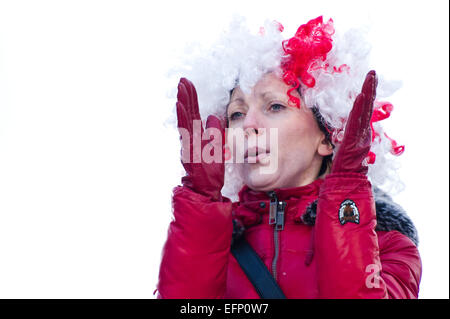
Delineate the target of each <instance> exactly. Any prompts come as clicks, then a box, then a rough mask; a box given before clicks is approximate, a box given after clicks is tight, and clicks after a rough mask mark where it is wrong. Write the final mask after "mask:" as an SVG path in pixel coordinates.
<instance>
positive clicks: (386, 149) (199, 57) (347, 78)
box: [170, 17, 403, 201]
mask: <svg viewBox="0 0 450 319" xmlns="http://www.w3.org/2000/svg"><path fill="white" fill-rule="evenodd" d="M319 18H320V21H321V19H322V17H319ZM317 19H318V18H317ZM317 19H316V20H317ZM311 21H312V20H311ZM323 25H324V26H326V27H327V28H328V29H330V28H331V29H332V30H331V31H330V37H331V39H332V47H331V50H329V52H328V53H327V54H326V57H325V58H324V59H318V60H317V61H318V62H319V64H320V65H319V64H318V63H316V64H315V66H316V67H315V68H314V67H309V68H308V70H307V71H308V74H309V75H310V76H311V77H313V78H314V80H315V81H314V84H313V85H312V86H311V84H309V85H305V83H303V82H302V81H299V82H300V87H299V89H300V91H301V93H302V97H303V99H304V102H305V105H306V106H307V107H310V108H312V107H316V108H317V109H318V110H319V112H320V114H321V115H322V117H323V118H324V120H325V121H326V122H327V123H328V124H329V125H330V126H331V127H333V129H334V134H333V143H334V144H335V146H336V148H335V153H336V150H337V149H339V142H340V141H341V138H342V136H343V130H344V128H345V123H346V119H347V117H348V114H349V112H350V110H351V108H352V106H353V102H354V99H355V97H356V96H357V94H359V92H360V90H361V87H362V83H363V81H364V79H365V76H366V74H367V72H368V71H369V70H370V69H369V53H370V50H371V46H370V45H369V44H368V43H367V40H366V39H365V38H366V37H365V32H364V30H359V29H351V30H349V31H347V32H346V33H344V34H342V35H341V34H339V33H338V32H336V33H335V32H334V29H333V28H332V20H331V19H330V20H329V21H328V22H327V24H323ZM282 29H283V28H282V26H281V25H280V24H279V23H278V22H275V21H266V22H265V24H264V27H263V28H261V29H260V30H258V31H257V32H251V30H249V28H248V27H247V25H246V20H245V18H243V17H235V18H234V19H233V21H232V22H231V24H230V27H229V29H228V30H227V31H226V32H224V33H223V34H222V36H221V37H220V38H219V39H218V41H217V42H216V43H215V44H214V45H212V47H208V48H202V47H200V46H198V47H195V48H192V47H191V49H190V53H189V54H185V55H184V58H183V61H182V63H181V66H179V67H176V68H174V69H173V70H171V72H170V75H171V76H176V77H186V78H188V79H189V80H190V81H192V82H193V84H194V85H195V87H196V89H197V93H198V100H199V107H200V114H201V116H202V119H204V120H205V119H206V118H207V117H208V116H209V115H211V114H212V115H216V116H224V114H225V110H226V106H227V105H228V103H229V100H230V92H231V91H232V90H233V88H235V87H236V86H240V88H241V89H242V90H243V91H244V92H245V93H248V92H249V91H250V90H251V88H252V87H253V86H254V85H255V84H256V82H258V80H259V79H260V78H261V77H262V76H263V75H264V74H266V73H267V72H277V74H280V76H282V74H283V69H282V66H283V61H284V60H285V59H286V56H287V53H286V50H285V48H284V47H283V42H284V41H287V40H285V39H284V38H283V36H282ZM317 61H316V62H317ZM318 65H319V67H317V66H318ZM378 78H379V79H378V88H377V101H376V103H375V108H377V105H382V104H383V103H380V102H378V101H381V100H383V99H385V98H386V97H389V96H390V95H392V93H394V92H395V91H396V90H397V89H398V88H399V87H400V84H399V82H398V81H395V82H387V81H384V80H383V78H382V77H381V76H380V75H378ZM173 82H174V83H176V80H175V79H174V81H173ZM174 92H175V90H172V94H174ZM377 103H378V104H377ZM389 113H390V111H389ZM175 114H176V112H175V108H174V111H173V115H172V119H171V122H172V123H176V121H175ZM387 116H389V115H387ZM372 125H373V129H374V131H375V132H376V133H377V134H376V136H377V138H376V139H374V141H373V143H372V146H371V153H373V154H374V157H375V156H376V160H375V161H374V162H373V163H371V164H369V173H368V176H369V179H370V181H371V183H372V184H373V185H376V186H378V187H381V188H383V189H385V190H388V191H391V192H392V191H396V192H397V191H401V190H402V189H403V184H402V183H401V181H400V180H399V177H398V175H397V172H396V171H397V169H398V164H397V163H396V161H395V160H394V159H395V157H394V155H393V154H394V152H393V145H396V144H395V141H393V140H392V139H390V138H389V137H388V136H387V135H386V134H385V133H384V131H383V128H382V126H381V123H380V122H374V123H372ZM397 155H398V154H397ZM242 186H243V181H242V178H241V177H240V176H239V175H238V174H237V172H236V170H235V165H233V164H232V163H227V164H226V170H225V185H224V188H223V189H222V194H223V195H224V196H227V197H229V198H230V199H232V200H233V201H235V200H237V193H238V191H239V190H240V189H241V188H242Z"/></svg>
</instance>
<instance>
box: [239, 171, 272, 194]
mask: <svg viewBox="0 0 450 319" xmlns="http://www.w3.org/2000/svg"><path fill="white" fill-rule="evenodd" d="M277 181H278V178H277V177H276V176H275V174H261V173H258V172H255V171H251V172H249V174H248V175H245V176H244V183H245V184H246V185H247V186H248V187H250V188H251V189H253V190H255V191H270V190H272V189H274V188H276V187H277V186H276V183H277Z"/></svg>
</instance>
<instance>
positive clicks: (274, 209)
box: [268, 191, 286, 281]
mask: <svg viewBox="0 0 450 319" xmlns="http://www.w3.org/2000/svg"><path fill="white" fill-rule="evenodd" d="M268 194H269V196H270V209H269V225H274V228H273V243H274V250H275V251H274V255H273V259H272V276H273V278H275V281H276V280H277V261H278V255H279V253H280V238H279V236H280V234H279V232H280V231H282V230H283V229H284V211H285V208H286V202H282V201H278V198H277V194H276V193H275V192H274V191H271V192H269V193H268Z"/></svg>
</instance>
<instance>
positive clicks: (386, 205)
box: [232, 187, 419, 246]
mask: <svg viewBox="0 0 450 319" xmlns="http://www.w3.org/2000/svg"><path fill="white" fill-rule="evenodd" d="M372 190H373V194H374V198H375V208H376V212H377V226H376V228H375V230H377V231H392V230H396V231H398V232H400V233H402V234H403V235H405V236H407V237H409V238H410V239H411V240H412V242H413V243H414V244H415V245H416V246H418V245H419V237H418V234H417V229H416V227H415V226H414V224H413V222H412V220H411V219H410V218H409V216H408V215H407V214H406V212H405V211H404V210H403V208H401V207H400V205H398V204H396V203H394V201H393V200H392V198H391V197H390V196H389V195H387V194H386V193H385V192H383V191H382V190H381V189H379V188H377V187H374V188H373V189H372ZM316 211H317V200H315V201H314V202H312V203H311V204H310V205H309V206H308V208H307V209H306V212H305V214H303V215H302V217H301V219H302V221H303V223H305V224H306V225H311V226H313V225H314V224H315V222H316ZM244 230H245V228H244V226H243V225H242V223H241V222H240V221H239V220H237V219H235V220H233V239H232V243H233V242H235V241H236V240H237V239H238V238H240V237H241V236H242V235H243V234H244Z"/></svg>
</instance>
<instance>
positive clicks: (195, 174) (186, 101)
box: [176, 78, 225, 201]
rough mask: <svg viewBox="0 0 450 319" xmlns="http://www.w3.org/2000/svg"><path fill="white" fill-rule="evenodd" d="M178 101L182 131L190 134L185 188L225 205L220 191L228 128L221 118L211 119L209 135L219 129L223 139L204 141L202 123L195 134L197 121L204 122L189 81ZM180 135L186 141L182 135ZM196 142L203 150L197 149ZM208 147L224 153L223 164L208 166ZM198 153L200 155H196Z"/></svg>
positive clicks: (185, 149) (182, 82)
mask: <svg viewBox="0 0 450 319" xmlns="http://www.w3.org/2000/svg"><path fill="white" fill-rule="evenodd" d="M177 98H178V101H177V104H176V106H177V118H178V129H179V130H180V128H184V129H186V130H187V132H188V133H189V137H188V138H189V140H188V141H183V142H182V149H181V152H182V164H183V166H184V169H185V170H186V176H184V177H182V179H181V182H182V184H183V186H186V187H188V188H190V189H192V190H193V191H195V192H196V193H199V194H202V195H205V196H208V197H210V198H211V199H212V200H213V201H222V195H221V193H220V191H221V189H222V187H223V183H224V172H225V164H224V152H223V145H224V141H225V130H224V126H223V125H222V123H221V122H220V120H219V119H218V118H217V117H215V116H213V115H210V116H209V117H208V119H207V121H206V134H208V129H210V128H216V129H218V130H219V131H220V134H221V135H220V137H221V138H217V137H216V138H214V135H211V136H210V138H209V139H206V140H203V139H202V136H203V133H204V130H203V126H202V124H201V122H198V123H199V127H200V129H199V130H197V131H194V120H197V121H201V118H200V112H199V109H198V99H197V92H196V90H195V87H194V85H193V84H192V82H190V81H189V80H188V79H185V78H181V79H180V82H179V83H178V95H177ZM199 133H200V136H199ZM194 134H195V135H194ZM180 135H181V136H180V139H181V140H182V137H183V136H182V134H181V132H180ZM185 138H187V137H185ZM194 141H195V143H198V145H200V147H198V148H197V147H196V148H195V149H194ZM208 144H209V146H208V148H209V150H212V149H213V150H214V151H216V150H220V152H221V156H220V158H221V161H220V162H215V161H212V162H211V163H207V162H205V159H204V158H203V157H204V156H202V155H203V150H204V149H205V147H206V146H207V145H208ZM194 152H196V153H195V154H194ZM187 153H188V154H189V155H190V156H189V158H186V157H187V156H185V155H186V154H187ZM194 160H195V162H194Z"/></svg>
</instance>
